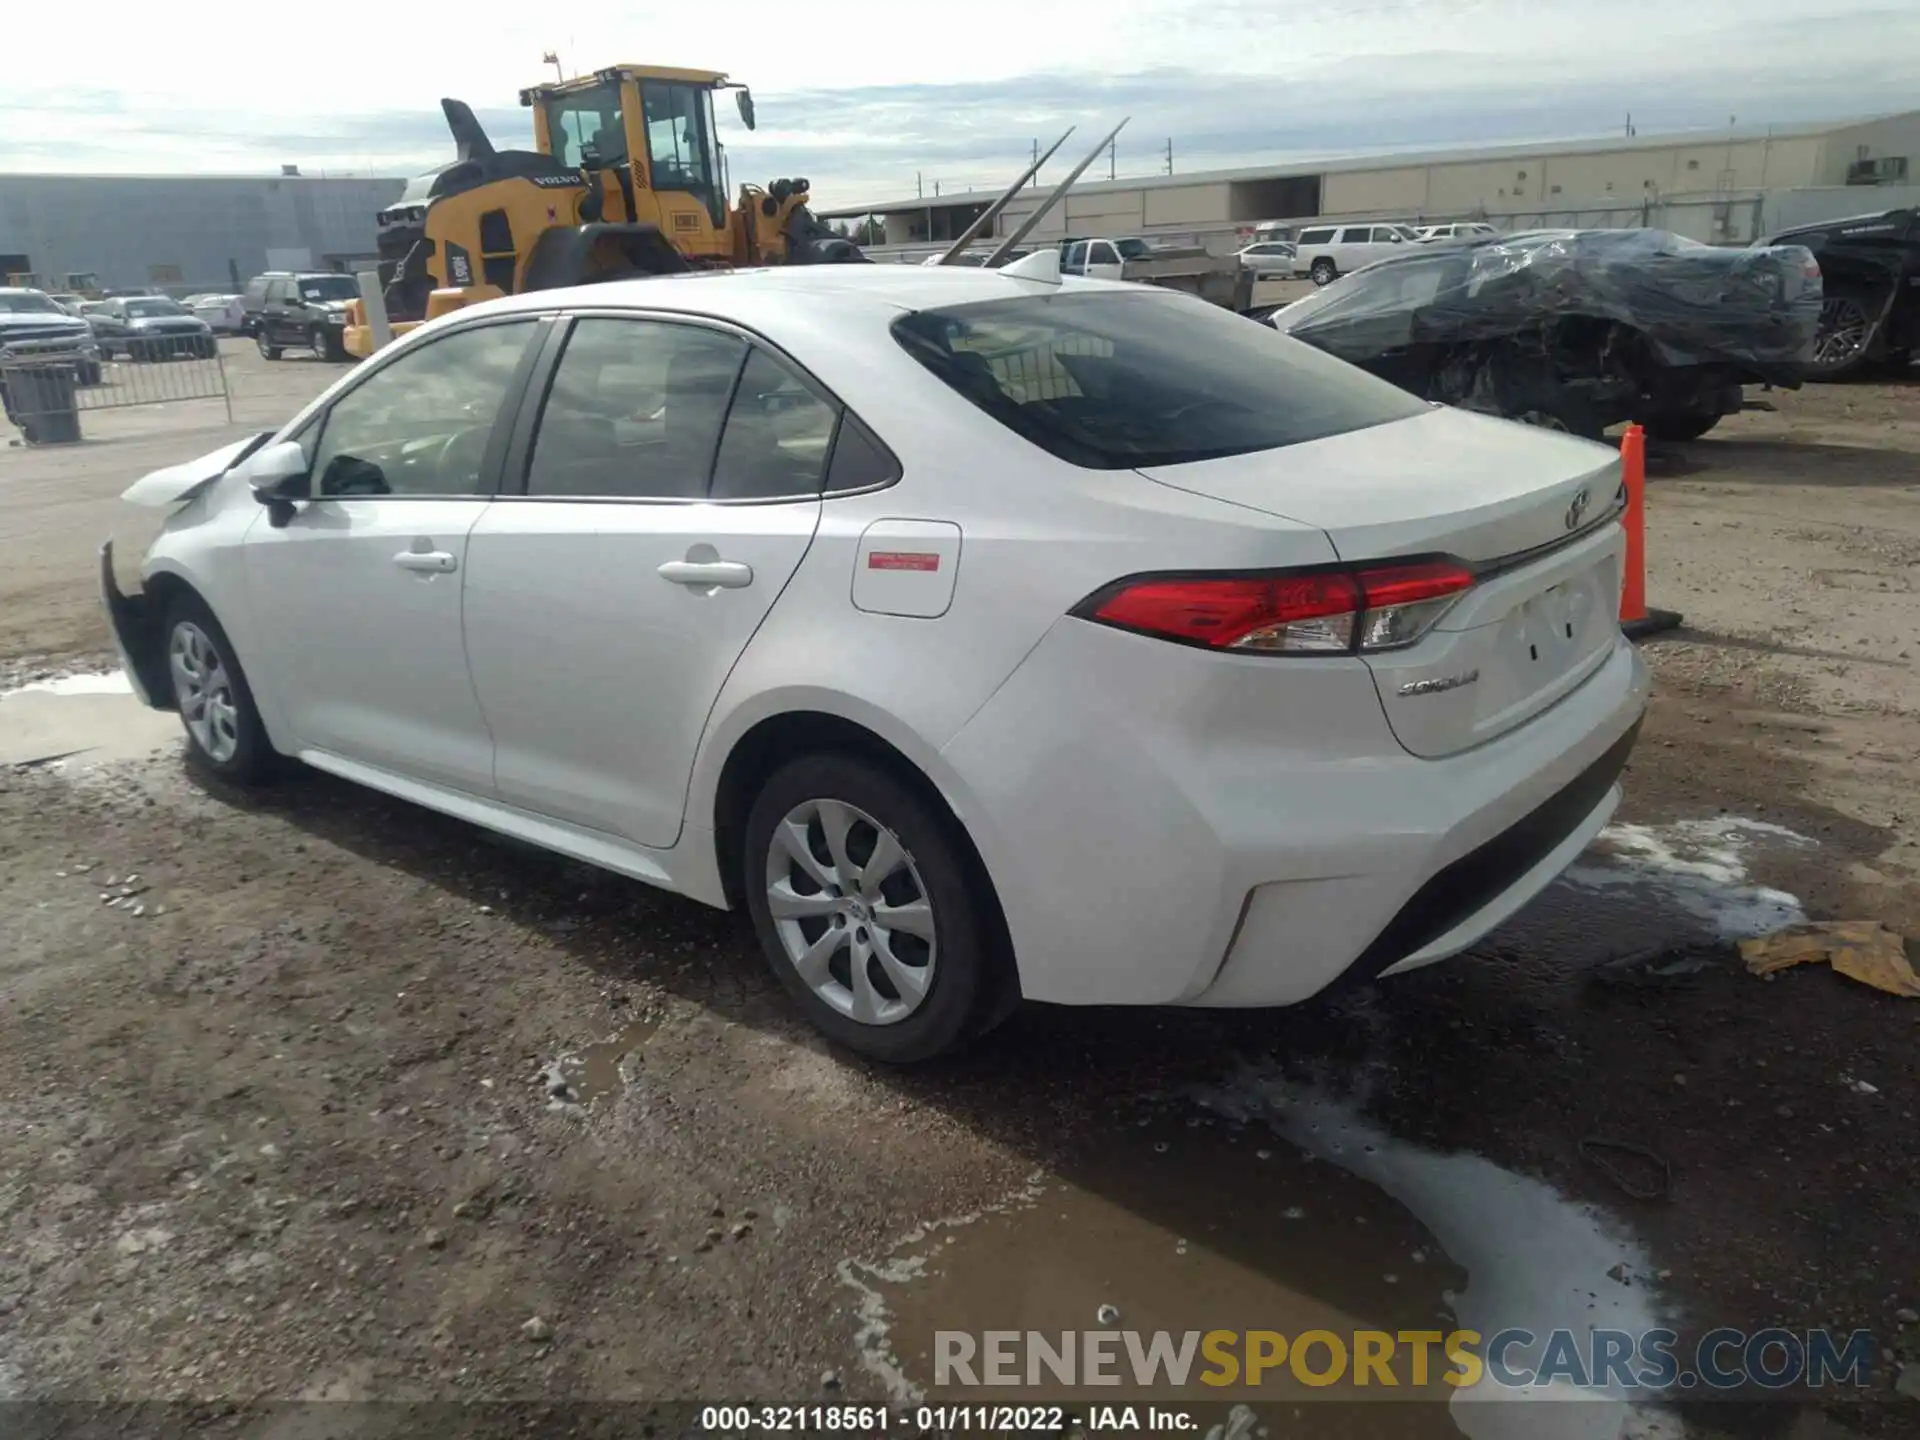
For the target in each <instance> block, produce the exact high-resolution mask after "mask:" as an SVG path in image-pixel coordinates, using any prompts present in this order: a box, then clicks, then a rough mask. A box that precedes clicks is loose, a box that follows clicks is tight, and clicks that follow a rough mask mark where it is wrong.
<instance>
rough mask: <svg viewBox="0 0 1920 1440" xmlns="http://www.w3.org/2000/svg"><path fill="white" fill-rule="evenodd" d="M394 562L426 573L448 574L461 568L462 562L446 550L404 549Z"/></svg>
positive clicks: (404, 567)
mask: <svg viewBox="0 0 1920 1440" xmlns="http://www.w3.org/2000/svg"><path fill="white" fill-rule="evenodd" d="M393 563H394V564H396V565H398V566H399V567H400V568H401V569H402V570H415V571H418V572H420V573H421V574H425V575H446V574H450V573H451V572H452V571H455V570H458V569H459V568H460V562H459V561H458V560H456V559H454V558H453V556H452V555H451V554H450V553H448V552H447V551H445V550H402V551H401V552H400V553H399V554H398V555H396V556H394V557H393Z"/></svg>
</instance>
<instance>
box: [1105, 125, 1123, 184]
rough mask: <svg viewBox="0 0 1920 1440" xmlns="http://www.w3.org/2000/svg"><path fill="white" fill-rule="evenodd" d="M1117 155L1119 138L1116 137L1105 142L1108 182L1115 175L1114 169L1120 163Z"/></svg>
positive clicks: (1118, 152)
mask: <svg viewBox="0 0 1920 1440" xmlns="http://www.w3.org/2000/svg"><path fill="white" fill-rule="evenodd" d="M1119 154H1120V137H1119V136H1117V135H1116V136H1114V138H1113V139H1111V140H1109V141H1108V142H1107V178H1108V179H1109V180H1111V179H1113V178H1114V177H1115V175H1116V173H1117V170H1116V167H1117V166H1118V165H1119V163H1120V162H1119V158H1118V157H1119Z"/></svg>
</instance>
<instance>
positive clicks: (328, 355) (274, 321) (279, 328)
mask: <svg viewBox="0 0 1920 1440" xmlns="http://www.w3.org/2000/svg"><path fill="white" fill-rule="evenodd" d="M359 298H360V286H359V283H358V282H357V281H356V280H355V279H354V278H353V276H351V275H337V274H333V273H331V272H326V271H314V272H309V273H302V272H299V271H293V270H269V271H268V272H267V273H266V274H264V275H256V276H254V277H253V279H251V280H250V281H248V282H247V289H246V294H245V295H243V296H242V297H241V300H240V305H241V308H242V309H243V310H244V311H245V312H246V317H247V319H246V326H247V333H248V334H249V335H251V336H253V343H254V344H256V345H258V346H259V347H260V353H261V354H262V355H264V356H265V357H266V358H267V359H269V360H278V359H279V358H280V353H281V351H283V350H285V349H287V348H289V347H292V348H294V349H302V350H311V351H313V353H314V355H315V356H316V357H318V358H319V359H322V360H345V359H348V358H350V357H349V356H348V355H347V349H346V346H345V345H344V344H343V343H342V341H341V337H342V336H343V335H344V334H345V332H346V325H347V303H348V302H349V301H351V300H357V299H359Z"/></svg>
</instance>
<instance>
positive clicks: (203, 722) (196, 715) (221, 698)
mask: <svg viewBox="0 0 1920 1440" xmlns="http://www.w3.org/2000/svg"><path fill="white" fill-rule="evenodd" d="M166 641H167V674H168V677H169V678H170V679H171V680H172V682H173V699H174V704H175V705H176V706H177V707H178V708H179V711H180V723H181V724H182V725H183V726H185V727H186V732H187V763H188V764H189V765H191V766H192V767H193V768H194V769H196V770H198V771H200V772H201V773H203V774H206V775H210V776H212V777H214V778H215V779H218V780H224V781H226V782H228V783H229V784H233V785H253V784H257V783H259V782H260V781H262V780H265V779H268V778H270V777H271V776H272V774H273V773H274V772H275V771H276V770H277V769H278V768H279V760H280V757H279V755H277V754H276V753H275V751H274V749H273V746H272V744H271V743H270V742H269V741H268V740H267V732H266V727H265V726H264V725H262V724H261V723H260V711H259V709H258V707H257V706H256V705H255V704H254V700H253V691H252V689H251V688H249V687H248V685H247V677H246V673H245V672H244V671H242V670H241V668H240V661H239V659H238V657H236V656H235V655H234V653H233V645H232V643H231V642H230V641H228V639H227V632H226V631H224V630H222V629H221V628H220V622H219V621H217V620H215V619H214V618H213V612H212V611H211V610H209V609H208V608H207V607H206V606H205V605H204V604H203V603H202V602H201V601H200V600H199V598H198V597H196V596H192V595H184V596H182V597H181V598H180V599H179V600H177V601H175V602H174V605H173V609H172V610H171V611H169V612H168V615H167V629H166Z"/></svg>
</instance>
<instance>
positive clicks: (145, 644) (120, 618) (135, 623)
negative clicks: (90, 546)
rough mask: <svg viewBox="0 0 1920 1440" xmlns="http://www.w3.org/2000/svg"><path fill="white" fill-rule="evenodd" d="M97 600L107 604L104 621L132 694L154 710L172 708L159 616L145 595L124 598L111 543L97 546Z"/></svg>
mask: <svg viewBox="0 0 1920 1440" xmlns="http://www.w3.org/2000/svg"><path fill="white" fill-rule="evenodd" d="M100 598H101V600H102V601H103V602H104V604H105V605H106V609H107V622H108V624H109V625H111V626H112V628H113V648H114V649H115V650H116V651H118V652H119V655H120V668H121V669H122V670H124V671H125V672H126V674H127V679H128V680H129V681H130V682H131V683H132V685H133V693H134V694H136V695H138V696H139V697H140V700H141V702H142V703H143V704H146V705H150V706H152V707H153V708H154V709H156V710H171V709H172V708H173V686H172V685H171V683H169V681H168V678H167V672H166V662H165V659H164V658H163V657H162V655H161V653H160V646H159V644H158V643H157V642H158V639H159V630H160V621H161V617H160V616H158V615H156V614H154V613H153V606H152V604H151V603H150V602H149V601H148V599H147V597H146V596H145V595H123V594H122V593H121V592H120V586H119V584H118V582H116V581H115V580H114V578H113V542H112V541H111V540H108V541H107V542H105V543H104V544H103V545H101V547H100Z"/></svg>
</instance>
